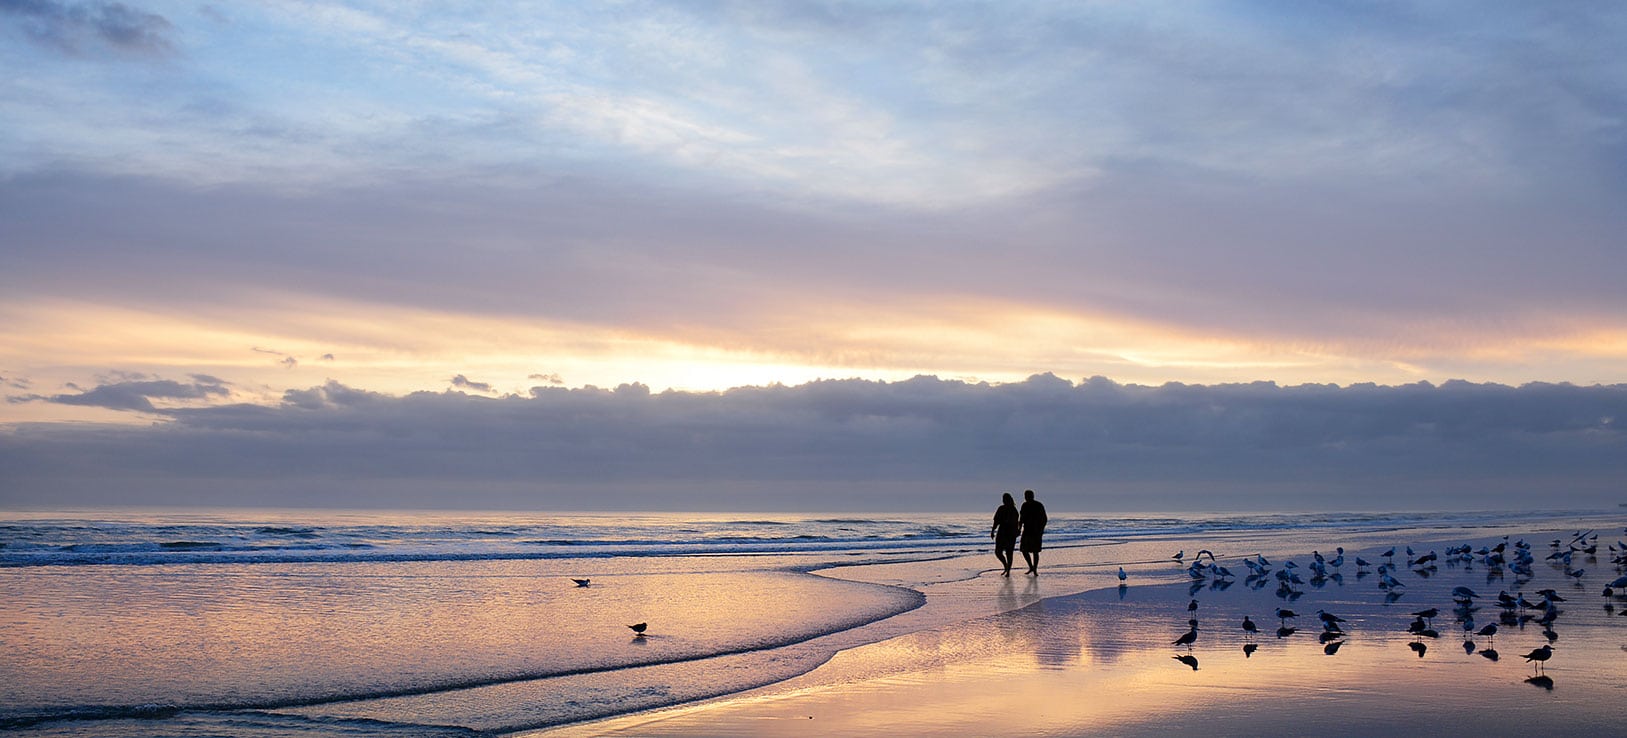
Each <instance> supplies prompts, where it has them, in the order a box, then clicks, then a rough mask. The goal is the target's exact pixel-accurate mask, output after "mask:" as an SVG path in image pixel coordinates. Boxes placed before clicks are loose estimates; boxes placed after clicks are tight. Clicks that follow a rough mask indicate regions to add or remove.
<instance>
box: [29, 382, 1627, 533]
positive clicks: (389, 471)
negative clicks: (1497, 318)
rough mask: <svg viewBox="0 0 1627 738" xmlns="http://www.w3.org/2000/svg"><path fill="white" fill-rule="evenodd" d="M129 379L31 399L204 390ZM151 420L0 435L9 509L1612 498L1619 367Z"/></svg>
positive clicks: (292, 401)
mask: <svg viewBox="0 0 1627 738" xmlns="http://www.w3.org/2000/svg"><path fill="white" fill-rule="evenodd" d="M204 379H212V378H204ZM128 384H134V383H126V384H115V385H104V386H102V387H98V388H95V389H91V390H88V391H85V392H83V393H82V394H80V395H73V396H57V397H53V398H39V397H35V398H34V399H37V400H47V401H55V402H75V403H79V404H103V405H104V406H107V407H117V408H125V409H143V410H144V409H146V408H143V407H140V405H141V403H140V402H136V401H133V400H131V399H130V398H131V397H132V396H136V397H144V396H145V395H143V394H142V393H143V392H162V393H169V396H174V397H180V396H183V395H185V394H186V393H189V392H193V393H195V392H204V393H208V392H210V391H212V390H211V389H209V388H213V387H215V386H216V384H213V383H211V382H206V381H202V380H200V381H198V382H196V383H194V384H193V385H175V386H170V385H164V386H159V385H160V384H161V383H156V382H148V383H146V386H142V387H133V386H126V385H128ZM187 387H191V388H192V389H187ZM160 413H161V414H163V415H166V416H168V417H169V421H168V422H161V423H157V424H154V425H152V426H150V427H144V428H110V427H89V428H87V427H73V426H62V425H35V426H26V427H23V428H21V429H19V430H18V431H17V432H15V433H12V434H9V435H3V436H0V469H3V470H4V472H3V474H4V477H5V479H4V484H3V485H0V488H3V490H4V492H3V493H0V503H5V504H10V505H42V504H57V505H60V504H110V503H111V504H227V505H249V504H252V505H267V506H306V505H319V506H357V507H367V506H401V507H439V508H486V507H497V508H519V509H537V510H573V509H590V510H591V509H680V510H683V509H690V510H978V509H982V508H983V507H987V506H988V505H990V504H992V503H991V500H994V499H995V494H996V493H997V492H999V491H1003V490H1019V489H1022V488H1029V487H1031V488H1034V489H1037V490H1040V491H1041V494H1042V495H1043V496H1044V497H1046V498H1047V499H1048V500H1050V504H1051V505H1052V506H1053V507H1056V508H1058V509H1059V510H1062V511H1066V512H1067V513H1070V514H1078V513H1085V512H1089V511H1092V510H1136V509H1141V510H1160V509H1163V510H1177V509H1180V510H1194V509H1195V510H1236V509H1244V510H1248V509H1285V510H1288V509H1292V510H1318V509H1326V510H1362V509H1377V508H1386V509H1387V508H1406V509H1442V510H1449V509H1487V508H1523V509H1546V508H1563V509H1579V508H1596V507H1601V506H1609V507H1614V506H1615V505H1616V503H1618V502H1621V501H1627V434H1624V433H1623V431H1622V423H1623V419H1624V418H1627V385H1611V386H1591V387H1581V386H1573V385H1568V384H1530V385H1524V386H1521V387H1517V388H1516V387H1507V386H1501V385H1490V384H1471V383H1466V382H1448V383H1446V384H1443V385H1439V386H1435V385H1430V384H1427V383H1420V384H1414V385H1406V386H1400V387H1382V386H1373V385H1354V386H1350V387H1344V388H1340V387H1336V386H1332V385H1303V386H1297V387H1283V386H1278V385H1275V384H1271V383H1255V384H1238V385H1216V386H1192V385H1180V384H1167V385H1163V386H1160V387H1144V386H1135V385H1121V384H1117V383H1114V382H1112V381H1109V380H1106V379H1102V378H1093V379H1090V380H1086V381H1084V382H1082V383H1079V384H1074V383H1072V382H1069V381H1067V380H1063V379H1059V378H1057V377H1054V376H1051V375H1040V376H1035V377H1033V378H1030V379H1029V380H1028V381H1026V382H1023V383H1017V384H1008V385H985V384H967V383H962V382H956V381H945V380H940V379H936V378H932V377H918V378H916V379H913V380H909V381H905V382H893V383H887V382H876V381H866V380H840V381H822V382H813V383H810V384H806V385H801V386H796V387H782V386H775V387H753V388H739V389H734V390H730V391H727V392H722V393H685V392H664V393H651V392H650V391H649V390H648V389H647V388H645V387H643V386H642V385H624V386H621V387H618V388H616V389H614V390H605V389H597V388H583V389H563V388H558V387H538V388H535V389H533V390H532V391H531V394H530V396H527V397H519V396H509V397H503V398H489V397H477V396H471V395H467V394H464V393H461V392H445V393H438V394H437V393H416V394H412V395H408V396H405V397H394V396H388V395H382V394H377V393H373V392H368V391H364V390H359V389H354V388H350V387H346V386H343V385H340V384H338V383H329V384H328V385H326V386H323V387H314V388H311V389H307V390H293V391H289V392H288V393H287V394H286V396H285V397H284V400H283V402H282V403H281V404H280V405H279V406H276V407H265V406H255V405H233V406H223V407H210V408H193V409H184V410H168V411H160Z"/></svg>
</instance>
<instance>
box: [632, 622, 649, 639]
mask: <svg viewBox="0 0 1627 738" xmlns="http://www.w3.org/2000/svg"><path fill="white" fill-rule="evenodd" d="M627 627H629V628H632V629H633V632H634V633H637V634H638V637H639V638H643V637H644V631H645V630H646V629H647V628H649V627H650V624H649V623H638V624H636V625H629V626H627Z"/></svg>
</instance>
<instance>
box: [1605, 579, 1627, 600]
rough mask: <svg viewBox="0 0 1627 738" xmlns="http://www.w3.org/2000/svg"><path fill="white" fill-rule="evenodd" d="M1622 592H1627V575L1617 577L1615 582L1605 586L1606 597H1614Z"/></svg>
mask: <svg viewBox="0 0 1627 738" xmlns="http://www.w3.org/2000/svg"><path fill="white" fill-rule="evenodd" d="M1620 590H1627V575H1624V576H1619V577H1616V579H1615V581H1612V582H1611V583H1609V584H1606V585H1604V596H1606V597H1614V596H1616V592H1617V591H1620Z"/></svg>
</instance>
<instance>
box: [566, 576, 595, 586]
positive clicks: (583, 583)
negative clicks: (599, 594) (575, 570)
mask: <svg viewBox="0 0 1627 738" xmlns="http://www.w3.org/2000/svg"><path fill="white" fill-rule="evenodd" d="M571 581H573V582H576V586H578V587H586V586H588V584H589V583H591V582H592V581H593V580H592V579H577V578H575V577H572V578H571Z"/></svg>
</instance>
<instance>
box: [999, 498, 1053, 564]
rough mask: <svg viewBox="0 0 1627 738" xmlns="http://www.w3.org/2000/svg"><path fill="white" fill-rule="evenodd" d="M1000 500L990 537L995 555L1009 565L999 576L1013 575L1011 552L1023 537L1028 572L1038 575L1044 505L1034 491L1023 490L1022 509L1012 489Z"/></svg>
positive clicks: (1043, 533)
mask: <svg viewBox="0 0 1627 738" xmlns="http://www.w3.org/2000/svg"><path fill="white" fill-rule="evenodd" d="M1001 499H1002V501H1001V503H1000V506H999V507H998V508H995V510H994V527H993V528H990V529H989V537H990V538H993V539H994V557H995V558H997V559H999V560H1000V563H1001V564H1004V565H1005V567H1006V568H1005V571H1003V572H1000V576H1003V577H1009V576H1011V559H1012V556H1011V551H1012V549H1014V548H1016V547H1017V539H1018V537H1021V538H1022V552H1023V561H1026V562H1028V573H1029V574H1031V575H1033V576H1036V577H1037V576H1039V549H1040V545H1039V544H1040V538H1041V537H1043V536H1044V535H1045V520H1046V518H1045V506H1044V505H1042V504H1040V501H1039V500H1036V499H1034V490H1026V491H1024V492H1023V507H1022V510H1021V511H1019V510H1018V509H1017V502H1016V500H1013V499H1011V493H1010V492H1007V493H1005V494H1004V495H1003V496H1002V498H1001Z"/></svg>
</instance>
